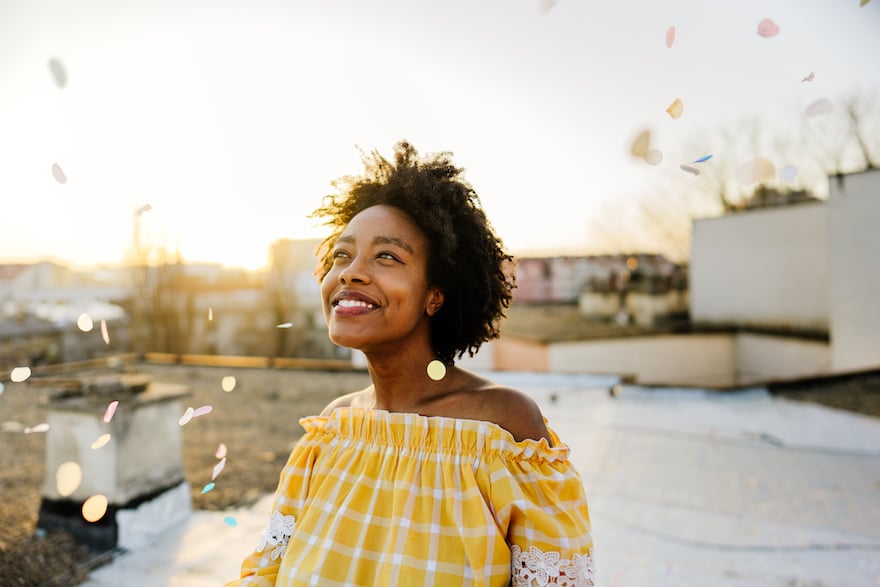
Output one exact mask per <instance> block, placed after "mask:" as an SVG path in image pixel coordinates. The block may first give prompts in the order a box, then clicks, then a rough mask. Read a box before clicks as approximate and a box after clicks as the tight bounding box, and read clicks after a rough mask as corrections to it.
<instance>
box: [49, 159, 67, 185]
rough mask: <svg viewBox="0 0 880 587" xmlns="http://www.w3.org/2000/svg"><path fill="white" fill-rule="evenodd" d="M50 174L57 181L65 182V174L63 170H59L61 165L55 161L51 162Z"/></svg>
mask: <svg viewBox="0 0 880 587" xmlns="http://www.w3.org/2000/svg"><path fill="white" fill-rule="evenodd" d="M52 176H53V177H54V178H55V181H57V182H58V183H67V176H66V175H64V172H63V171H62V170H61V166H60V165H58V164H57V163H53V164H52Z"/></svg>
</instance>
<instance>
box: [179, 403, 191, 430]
mask: <svg viewBox="0 0 880 587" xmlns="http://www.w3.org/2000/svg"><path fill="white" fill-rule="evenodd" d="M192 417H193V409H192V407H189V408H187V409H186V411H185V412H184V413H183V415H182V416H181V417H180V420H178V421H177V423H178V424H180V425H181V426H186V425H187V424H189V421H190V420H192Z"/></svg>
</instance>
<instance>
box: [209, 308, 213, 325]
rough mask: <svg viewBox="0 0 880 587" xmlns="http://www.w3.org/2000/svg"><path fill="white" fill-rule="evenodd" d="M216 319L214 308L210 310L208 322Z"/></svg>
mask: <svg viewBox="0 0 880 587" xmlns="http://www.w3.org/2000/svg"><path fill="white" fill-rule="evenodd" d="M213 319H214V308H208V322H210V321H211V320H213Z"/></svg>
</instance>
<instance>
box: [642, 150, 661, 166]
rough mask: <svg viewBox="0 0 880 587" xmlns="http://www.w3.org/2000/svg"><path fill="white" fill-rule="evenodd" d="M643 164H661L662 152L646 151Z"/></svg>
mask: <svg viewBox="0 0 880 587" xmlns="http://www.w3.org/2000/svg"><path fill="white" fill-rule="evenodd" d="M645 163H647V164H648V165H660V164H661V163H663V152H662V151H660V150H659V149H648V151H647V152H646V153H645Z"/></svg>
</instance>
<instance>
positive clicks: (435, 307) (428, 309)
mask: <svg viewBox="0 0 880 587" xmlns="http://www.w3.org/2000/svg"><path fill="white" fill-rule="evenodd" d="M442 306H443V290H441V289H440V288H439V287H432V288H431V289H430V290H429V291H428V303H427V304H426V305H425V314H427V315H428V316H433V315H434V314H436V313H437V312H438V311H439V310H440V308H441V307H442Z"/></svg>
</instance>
